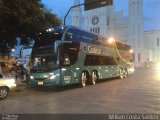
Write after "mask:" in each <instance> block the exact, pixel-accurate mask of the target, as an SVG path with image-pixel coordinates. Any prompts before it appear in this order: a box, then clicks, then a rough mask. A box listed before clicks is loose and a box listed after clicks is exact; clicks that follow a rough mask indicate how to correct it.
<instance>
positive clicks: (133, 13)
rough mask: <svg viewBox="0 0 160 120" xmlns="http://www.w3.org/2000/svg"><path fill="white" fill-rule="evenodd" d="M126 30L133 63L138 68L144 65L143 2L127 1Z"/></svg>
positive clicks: (138, 0)
mask: <svg viewBox="0 0 160 120" xmlns="http://www.w3.org/2000/svg"><path fill="white" fill-rule="evenodd" d="M128 3H129V21H128V28H129V34H128V39H129V43H130V44H131V45H132V48H133V50H134V55H133V59H134V63H135V66H136V67H140V66H142V65H143V63H144V53H145V49H144V22H143V0H129V2H128Z"/></svg>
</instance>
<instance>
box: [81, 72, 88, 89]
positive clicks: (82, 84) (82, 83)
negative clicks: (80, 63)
mask: <svg viewBox="0 0 160 120" xmlns="http://www.w3.org/2000/svg"><path fill="white" fill-rule="evenodd" d="M86 83H87V73H86V72H82V74H81V81H80V85H81V87H85V86H86Z"/></svg>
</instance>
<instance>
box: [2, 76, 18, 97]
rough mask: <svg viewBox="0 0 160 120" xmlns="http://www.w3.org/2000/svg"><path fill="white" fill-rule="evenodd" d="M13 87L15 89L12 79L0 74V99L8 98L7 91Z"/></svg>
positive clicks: (14, 82)
mask: <svg viewBox="0 0 160 120" xmlns="http://www.w3.org/2000/svg"><path fill="white" fill-rule="evenodd" d="M14 87H16V81H15V78H14V77H12V76H4V75H2V74H0V99H5V98H6V97H7V96H8V93H9V90H10V89H12V88H14Z"/></svg>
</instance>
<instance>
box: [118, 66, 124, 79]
mask: <svg viewBox="0 0 160 120" xmlns="http://www.w3.org/2000/svg"><path fill="white" fill-rule="evenodd" d="M119 77H120V78H121V79H123V78H124V71H123V69H122V68H121V69H120V70H119Z"/></svg>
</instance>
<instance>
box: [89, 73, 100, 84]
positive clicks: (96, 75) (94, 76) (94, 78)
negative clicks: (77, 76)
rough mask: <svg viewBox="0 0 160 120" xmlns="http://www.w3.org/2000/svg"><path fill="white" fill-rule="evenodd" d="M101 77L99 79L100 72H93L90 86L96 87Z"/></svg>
mask: <svg viewBox="0 0 160 120" xmlns="http://www.w3.org/2000/svg"><path fill="white" fill-rule="evenodd" d="M98 79H99V77H98V72H97V71H93V72H92V74H91V80H90V84H91V85H95V84H96V82H97V81H98Z"/></svg>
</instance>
